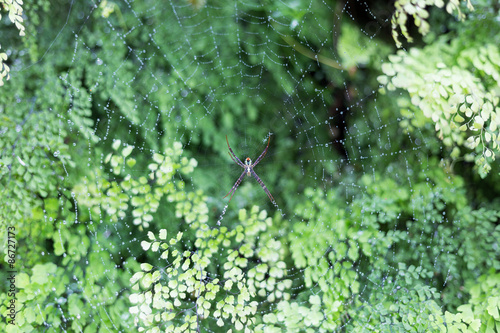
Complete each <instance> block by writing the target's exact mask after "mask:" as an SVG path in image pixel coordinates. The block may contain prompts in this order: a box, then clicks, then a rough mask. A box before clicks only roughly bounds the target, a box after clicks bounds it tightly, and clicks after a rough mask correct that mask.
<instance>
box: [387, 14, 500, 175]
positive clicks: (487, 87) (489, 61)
mask: <svg viewBox="0 0 500 333" xmlns="http://www.w3.org/2000/svg"><path fill="white" fill-rule="evenodd" d="M492 24H494V25H496V29H499V28H500V25H498V23H492ZM483 29H491V28H487V27H486V26H484V27H480V29H476V30H475V33H476V34H477V35H476V36H475V38H478V39H479V40H478V41H477V42H474V43H468V42H466V40H467V39H466V38H465V37H461V38H456V39H453V40H448V39H447V38H441V39H439V40H438V41H436V42H435V43H433V44H431V45H429V46H426V47H424V48H423V49H417V48H413V49H411V50H410V51H409V52H406V51H398V53H397V55H393V56H391V57H390V58H389V59H390V62H387V63H385V64H384V65H383V66H382V70H383V71H384V74H385V75H383V76H381V77H380V78H379V80H380V82H381V83H382V84H384V85H387V89H388V90H390V91H391V90H394V89H396V88H401V89H404V90H406V91H407V92H408V94H409V97H410V99H401V100H400V107H401V114H402V115H403V116H404V117H405V118H406V119H405V120H404V121H403V122H401V126H403V127H404V128H405V129H407V130H409V131H411V130H412V129H413V128H415V127H417V128H420V127H423V126H425V124H426V123H428V122H430V123H431V124H433V126H434V127H435V129H436V132H437V135H438V137H439V138H440V139H441V140H442V141H443V144H444V145H445V146H446V147H447V148H448V149H449V158H450V159H452V160H459V159H465V160H466V161H474V162H475V164H476V166H477V168H478V170H477V172H478V173H479V175H480V176H481V177H482V178H484V177H486V175H487V174H488V173H489V171H490V170H491V167H492V164H493V162H494V161H495V158H496V156H498V155H499V153H500V147H499V135H500V102H499V101H500V95H499V92H498V81H499V80H500V66H499V63H500V48H499V47H498V41H499V40H498V38H496V37H494V40H493V41H491V40H490V39H489V37H488V36H489V34H490V32H489V31H486V30H483ZM483 41H487V42H485V43H482V42H483ZM495 41H496V42H495ZM422 114H423V116H424V117H425V118H426V119H422V116H421V115H422Z"/></svg>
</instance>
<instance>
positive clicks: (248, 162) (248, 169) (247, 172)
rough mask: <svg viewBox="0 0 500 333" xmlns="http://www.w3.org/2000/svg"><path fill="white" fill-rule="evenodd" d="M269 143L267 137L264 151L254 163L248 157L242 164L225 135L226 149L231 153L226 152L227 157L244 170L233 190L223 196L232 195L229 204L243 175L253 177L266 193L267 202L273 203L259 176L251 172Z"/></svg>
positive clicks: (263, 153)
mask: <svg viewBox="0 0 500 333" xmlns="http://www.w3.org/2000/svg"><path fill="white" fill-rule="evenodd" d="M269 141H271V136H269V140H267V146H266V149H264V151H263V152H262V154H260V156H259V157H258V158H257V159H256V160H255V163H252V160H251V159H250V157H247V158H246V159H245V163H243V162H241V161H240V159H239V158H238V157H237V156H236V154H235V153H234V152H233V150H232V149H231V146H230V145H229V141H228V140H227V135H226V142H227V147H228V148H229V152H231V153H229V152H228V154H229V156H231V159H232V160H233V161H234V163H236V164H238V165H239V166H240V167H242V168H243V169H245V170H244V171H243V173H242V174H241V176H240V178H238V180H237V181H236V183H234V185H233V188H232V189H231V191H229V193H228V194H226V196H225V197H227V196H228V195H230V194H231V193H232V194H231V198H229V202H231V199H232V198H233V195H234V192H236V189H237V188H238V186H239V185H240V183H241V181H242V180H243V177H245V175H247V176H253V177H254V178H255V179H257V182H258V183H259V185H260V186H261V187H262V188H263V189H264V191H265V192H266V194H267V196H268V197H269V200H271V202H272V203H275V201H274V198H273V196H272V195H271V193H270V192H269V190H268V189H267V187H266V185H264V182H263V181H262V180H261V179H260V178H259V176H257V174H256V173H255V171H253V168H255V166H256V165H257V164H258V163H259V162H260V160H262V158H263V157H264V155H266V152H267V148H268V147H269ZM225 197H224V198H225ZM229 202H228V204H229Z"/></svg>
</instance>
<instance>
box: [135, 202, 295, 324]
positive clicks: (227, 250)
mask: <svg viewBox="0 0 500 333" xmlns="http://www.w3.org/2000/svg"><path fill="white" fill-rule="evenodd" d="M191 200H195V199H194V198H190V200H189V201H191ZM178 208H179V206H177V211H178ZM193 210H195V211H196V209H193ZM205 217H206V215H205V216H204V214H202V215H200V216H199V217H198V223H195V224H191V225H190V227H191V228H193V225H197V226H198V227H197V228H196V238H195V239H194V242H193V247H191V248H189V249H188V250H184V251H183V250H182V244H183V243H186V241H185V240H183V239H182V238H183V237H184V235H183V234H182V233H180V232H179V233H178V234H177V236H175V237H172V238H170V239H168V238H167V231H166V230H165V229H162V230H160V231H159V233H158V235H155V234H154V233H152V232H149V233H148V238H149V241H143V242H142V243H141V245H142V248H143V250H144V251H151V252H158V254H159V255H160V259H155V261H154V262H155V265H152V264H149V263H142V264H141V270H142V271H139V272H136V273H135V274H134V275H133V276H132V278H131V280H130V282H131V283H132V284H133V286H132V290H133V291H135V293H133V294H131V295H130V297H129V299H130V302H131V303H132V304H133V306H132V307H131V308H130V313H131V314H133V315H134V316H135V322H136V324H137V325H138V326H139V327H140V329H141V330H142V329H144V330H145V331H146V332H155V331H156V330H157V328H158V325H161V327H162V329H165V330H166V331H168V332H197V331H198V330H199V329H201V327H213V328H215V327H224V328H225V329H226V330H227V329H228V328H231V327H233V328H235V329H236V330H238V331H239V330H242V329H243V327H246V328H247V329H248V328H251V327H256V325H257V324H258V322H259V317H258V316H257V313H258V308H259V306H260V304H261V303H260V302H258V300H259V301H262V300H263V299H266V300H267V301H268V302H269V303H271V304H272V303H274V302H277V301H278V300H280V299H288V298H289V297H290V294H289V292H290V287H291V286H292V281H291V280H288V279H284V277H285V276H286V274H287V266H286V264H285V262H284V261H283V257H284V251H283V248H282V246H281V243H280V241H277V240H275V239H273V238H272V237H270V236H269V235H268V234H267V233H266V232H268V231H269V229H270V227H271V225H272V224H273V220H272V219H271V218H270V217H267V214H266V212H265V211H259V209H258V207H253V208H252V210H251V212H250V215H247V212H246V211H245V210H240V213H239V222H240V223H241V224H240V225H239V226H238V227H236V228H235V229H232V230H229V229H228V228H226V227H221V228H220V229H210V228H208V226H207V225H206V224H204V223H203V222H201V220H203V219H205ZM274 222H277V220H276V219H275V220H274ZM158 260H160V262H163V261H164V264H158V263H157V262H158ZM257 262H258V263H257ZM215 273H216V274H215ZM219 276H220V278H219Z"/></svg>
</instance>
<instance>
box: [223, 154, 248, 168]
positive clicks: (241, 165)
mask: <svg viewBox="0 0 500 333" xmlns="http://www.w3.org/2000/svg"><path fill="white" fill-rule="evenodd" d="M227 153H228V154H229V152H227ZM229 156H230V157H231V159H232V160H233V162H234V163H236V164H238V165H239V166H240V167H242V168H246V167H245V166H244V165H243V164H240V163H238V162H237V161H236V160H235V159H234V157H233V156H232V155H231V154H229Z"/></svg>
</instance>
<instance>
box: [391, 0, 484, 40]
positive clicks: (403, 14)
mask: <svg viewBox="0 0 500 333" xmlns="http://www.w3.org/2000/svg"><path fill="white" fill-rule="evenodd" d="M464 1H466V2H467V9H469V10H473V9H474V8H473V7H472V4H471V2H470V0H464ZM430 6H436V7H437V8H443V7H444V6H445V1H444V0H397V1H396V2H395V3H394V7H395V8H396V10H395V12H394V14H393V16H392V18H391V28H392V37H393V38H394V41H395V42H396V45H397V46H398V47H401V46H402V44H401V42H400V41H399V33H398V28H399V29H400V30H401V34H402V35H403V37H405V38H406V40H408V42H410V43H411V42H413V38H412V37H411V36H410V34H409V32H408V28H407V27H406V24H407V22H408V17H412V18H413V22H414V23H415V26H416V27H417V28H418V32H419V33H420V34H421V35H423V36H425V35H426V34H428V33H429V31H430V24H429V22H427V19H428V18H429V11H428V7H430ZM446 11H447V12H448V14H453V13H454V12H457V15H458V19H459V20H463V19H465V15H464V14H463V13H462V11H461V10H460V0H448V3H447V4H446Z"/></svg>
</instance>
